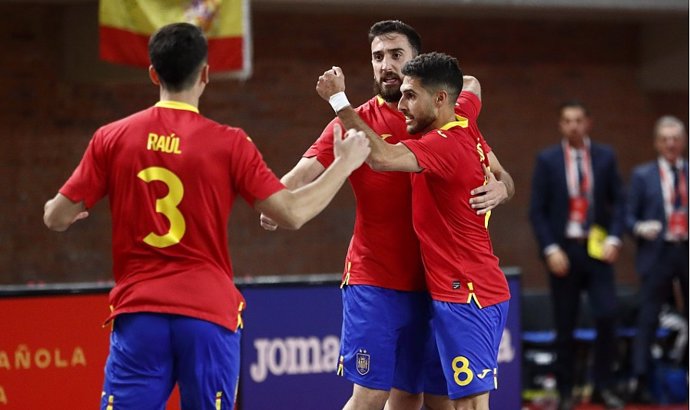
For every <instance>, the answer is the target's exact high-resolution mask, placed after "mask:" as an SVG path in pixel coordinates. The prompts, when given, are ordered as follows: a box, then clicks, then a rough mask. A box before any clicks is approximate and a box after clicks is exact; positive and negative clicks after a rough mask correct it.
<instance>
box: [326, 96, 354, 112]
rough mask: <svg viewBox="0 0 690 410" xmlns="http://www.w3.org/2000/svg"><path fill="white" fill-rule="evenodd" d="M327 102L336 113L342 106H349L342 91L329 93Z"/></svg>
mask: <svg viewBox="0 0 690 410" xmlns="http://www.w3.org/2000/svg"><path fill="white" fill-rule="evenodd" d="M328 103H329V104H331V107H333V111H335V113H336V114H337V113H338V111H340V110H342V109H343V108H345V107H349V106H350V102H349V101H348V100H347V96H346V95H345V92H344V91H341V92H339V93H335V94H333V95H331V96H330V97H329V98H328Z"/></svg>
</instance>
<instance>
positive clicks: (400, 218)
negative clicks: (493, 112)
mask: <svg viewBox="0 0 690 410" xmlns="http://www.w3.org/2000/svg"><path fill="white" fill-rule="evenodd" d="M456 109H457V111H458V113H460V114H461V115H466V116H468V117H469V118H470V119H471V121H470V122H471V123H473V124H474V128H475V129H476V130H477V133H479V129H478V128H476V118H477V116H478V115H479V111H480V110H481V101H480V100H479V99H478V98H477V97H476V96H475V95H474V94H472V93H469V92H463V93H461V94H460V97H459V98H458V105H457V107H456ZM356 111H357V113H358V114H359V116H360V117H361V118H362V119H363V120H364V122H366V123H367V124H368V125H369V127H371V128H372V129H373V130H374V131H375V132H376V133H377V134H378V135H380V136H381V137H382V138H384V139H385V140H386V142H388V143H391V144H396V143H398V142H400V141H403V140H407V139H411V138H415V139H416V138H419V135H416V136H412V135H410V134H408V133H407V127H406V125H405V116H404V115H402V113H400V111H398V110H397V109H394V108H391V107H390V106H389V105H388V104H386V103H385V101H384V100H383V99H382V98H381V97H379V96H376V97H374V98H372V99H370V100H369V101H367V102H366V103H364V104H362V105H361V106H359V107H358V108H357V109H356ZM336 122H338V123H339V120H338V119H337V118H336V119H334V120H333V121H331V122H330V123H329V124H328V126H326V128H325V129H324V130H323V132H322V133H321V136H320V137H319V139H318V140H317V141H316V142H314V144H313V145H312V146H311V147H310V148H309V149H308V150H307V152H305V153H304V157H307V158H309V157H316V159H317V160H318V161H319V162H320V163H321V164H323V165H324V166H325V167H328V166H329V165H330V164H331V163H332V162H333V124H335V123H336ZM479 137H480V138H481V141H482V143H483V144H484V145H483V146H484V149H485V152H489V151H490V149H491V148H490V147H489V146H488V145H486V143H485V141H484V139H483V137H481V134H479ZM349 181H350V184H351V185H352V189H353V191H354V194H355V198H356V200H357V205H356V214H355V227H354V232H353V235H352V239H351V241H350V246H349V248H348V251H347V257H346V260H345V269H344V271H343V282H344V283H348V284H353V285H355V284H358V285H373V286H379V287H383V288H387V289H396V290H403V291H415V290H424V289H426V284H425V282H424V269H423V265H422V263H421V256H420V253H419V241H418V239H417V237H416V235H415V233H414V228H413V227H412V204H411V198H412V193H411V185H410V176H409V174H408V173H402V172H377V171H374V170H372V169H371V168H370V167H369V166H368V165H367V164H364V165H362V166H361V167H360V168H359V169H357V170H356V171H355V172H353V173H352V175H350V178H349ZM468 192H469V191H468Z"/></svg>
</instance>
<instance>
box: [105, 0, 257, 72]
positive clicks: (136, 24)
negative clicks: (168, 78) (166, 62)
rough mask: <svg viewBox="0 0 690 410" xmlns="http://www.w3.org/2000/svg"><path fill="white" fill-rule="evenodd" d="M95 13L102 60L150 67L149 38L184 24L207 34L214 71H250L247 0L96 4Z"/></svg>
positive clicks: (107, 0)
mask: <svg viewBox="0 0 690 410" xmlns="http://www.w3.org/2000/svg"><path fill="white" fill-rule="evenodd" d="M98 14H99V34H100V56H101V59H102V60H105V61H109V62H111V63H118V64H126V65H133V66H139V67H148V66H149V64H150V63H149V55H148V41H149V37H150V36H151V34H153V33H154V32H155V31H156V30H157V29H159V28H160V27H162V26H164V25H166V24H170V23H175V22H188V23H192V24H194V25H196V26H198V27H200V28H201V29H202V30H203V31H204V33H205V34H206V38H207V39H208V60H209V65H210V66H211V71H212V72H232V73H235V74H237V76H238V77H241V78H247V77H249V75H250V73H251V65H250V54H251V52H250V51H251V50H250V47H251V42H250V34H249V18H248V16H249V0H100V7H99V13H98Z"/></svg>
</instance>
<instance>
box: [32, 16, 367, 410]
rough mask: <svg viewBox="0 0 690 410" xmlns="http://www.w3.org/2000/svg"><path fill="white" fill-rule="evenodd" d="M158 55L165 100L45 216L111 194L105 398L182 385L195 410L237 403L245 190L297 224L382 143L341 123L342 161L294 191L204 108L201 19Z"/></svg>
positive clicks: (154, 405) (156, 38)
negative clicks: (239, 251)
mask: <svg viewBox="0 0 690 410" xmlns="http://www.w3.org/2000/svg"><path fill="white" fill-rule="evenodd" d="M149 54H150V58H151V67H150V68H149V73H150V77H151V80H152V81H153V83H154V84H156V85H158V86H159V88H160V101H159V102H158V103H156V104H155V106H153V107H151V108H148V109H146V110H143V111H140V112H138V113H135V114H133V115H131V116H129V117H127V118H124V119H122V120H119V121H116V122H113V123H111V124H108V125H105V126H103V127H101V128H100V129H98V130H97V131H96V133H95V134H94V136H93V138H92V140H91V142H90V143H89V146H88V148H87V149H86V152H85V153H84V156H83V158H82V160H81V163H80V164H79V166H78V167H77V168H76V170H75V171H74V173H73V174H72V176H71V177H70V178H69V179H68V181H67V182H66V183H65V184H64V185H63V186H62V188H61V189H60V190H59V193H58V194H57V195H56V196H55V197H54V198H53V199H51V200H49V201H48V202H47V203H46V204H45V212H44V221H45V223H46V225H47V226H48V227H49V228H50V229H53V230H57V231H63V230H65V229H67V228H68V227H69V226H70V225H71V224H72V223H74V222H76V221H77V220H80V219H82V218H85V217H86V216H88V211H87V210H88V209H89V208H91V207H92V206H93V205H94V204H95V203H96V202H97V201H98V200H99V199H101V198H102V197H104V196H106V195H107V196H108V198H109V201H110V208H111V212H112V224H113V238H112V239H113V243H112V246H113V274H114V279H115V287H114V288H113V290H112V291H111V292H110V299H109V302H110V305H111V310H112V313H111V315H110V316H109V317H108V319H107V321H113V322H114V323H113V331H112V334H111V340H110V352H109V356H108V360H107V363H106V367H105V382H104V388H103V395H102V399H101V408H102V409H106V408H108V409H112V408H115V409H117V408H122V409H144V410H145V409H152V410H153V409H163V408H164V407H165V403H166V402H167V399H168V397H169V395H170V392H171V390H172V388H173V386H174V385H175V383H178V385H179V388H180V394H181V402H182V403H181V405H182V408H185V409H192V408H194V409H219V408H223V409H232V408H233V406H234V401H235V394H236V391H237V381H238V377H239V365H240V360H239V354H240V335H241V328H242V317H241V313H242V310H243V308H244V299H243V298H242V295H240V293H239V292H238V290H237V288H236V287H235V285H234V283H233V273H232V267H231V263H230V259H229V256H228V242H227V222H228V219H229V216H230V210H231V208H232V204H233V202H234V200H235V199H236V197H237V196H238V195H239V196H241V197H243V198H244V199H245V200H246V201H247V202H248V203H249V204H250V205H252V206H253V207H254V208H255V209H257V210H259V211H260V212H263V213H265V214H266V215H270V216H271V218H273V219H274V220H275V221H278V223H279V224H280V225H281V226H284V227H287V228H292V229H297V228H299V227H300V226H301V225H302V224H304V223H305V222H306V221H308V220H309V219H311V218H313V217H314V216H315V215H316V214H318V213H319V212H320V211H321V210H322V209H323V208H324V207H325V206H326V205H327V204H328V203H329V202H330V200H331V199H332V198H333V196H334V195H335V193H336V192H337V191H338V189H339V188H340V187H341V186H342V184H343V183H344V182H345V179H346V178H347V176H348V175H349V174H350V172H351V171H353V170H354V169H356V168H358V167H359V166H360V165H361V164H362V162H363V161H364V159H365V158H366V156H367V155H368V153H369V142H368V141H367V139H366V137H365V136H364V135H363V134H362V133H357V132H354V131H350V132H348V137H347V138H346V139H345V140H342V139H341V132H340V130H339V129H338V130H336V132H335V133H334V135H335V137H334V138H336V139H337V141H334V144H335V150H334V151H335V160H334V161H333V163H332V165H331V166H330V167H329V168H328V169H327V170H326V171H325V172H324V173H323V174H322V175H321V176H320V177H319V178H318V179H317V180H316V181H314V182H313V183H311V184H309V185H307V186H305V187H303V188H302V189H300V190H299V192H292V191H290V190H287V189H285V187H284V186H283V184H282V183H281V182H280V181H279V180H278V178H277V177H276V176H275V175H274V174H273V173H272V172H271V171H270V169H269V168H268V167H267V166H266V164H265V162H264V161H263V159H262V157H261V155H260V154H259V152H258V150H257V149H256V147H255V146H254V144H253V143H252V141H251V139H250V138H249V137H248V136H247V134H245V132H244V131H243V130H242V129H239V128H233V127H230V126H227V125H222V124H219V123H216V122H214V121H212V120H210V119H207V118H205V117H204V116H202V115H200V114H199V110H198V105H199V98H200V97H201V95H202V93H203V91H204V89H205V87H206V85H207V83H208V78H209V77H208V70H209V66H208V64H207V43H206V39H205V38H204V36H203V33H202V32H201V30H200V29H198V28H197V27H195V26H193V25H190V24H186V23H176V24H171V25H168V26H165V27H163V28H161V29H160V30H159V31H158V32H156V33H155V34H154V35H153V36H152V37H151V39H150V42H149Z"/></svg>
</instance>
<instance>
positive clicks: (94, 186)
mask: <svg viewBox="0 0 690 410" xmlns="http://www.w3.org/2000/svg"><path fill="white" fill-rule="evenodd" d="M105 166H106V155H105V144H104V135H103V133H102V129H99V130H98V131H96V133H95V134H94V136H93V138H91V141H89V145H88V147H87V148H86V151H85V152H84V156H83V157H82V159H81V162H80V163H79V165H78V166H77V168H76V169H75V170H74V172H73V173H72V176H70V177H69V179H68V180H67V182H65V184H64V185H63V186H62V188H60V190H59V192H60V193H61V194H62V195H64V196H65V197H67V198H68V199H69V200H70V201H72V202H75V203H79V202H82V201H83V202H84V206H85V207H86V208H87V209H89V208H91V207H93V206H94V205H95V204H96V202H98V200H99V199H101V198H103V197H104V196H105V195H106V193H107V192H108V176H107V173H106V169H105Z"/></svg>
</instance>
